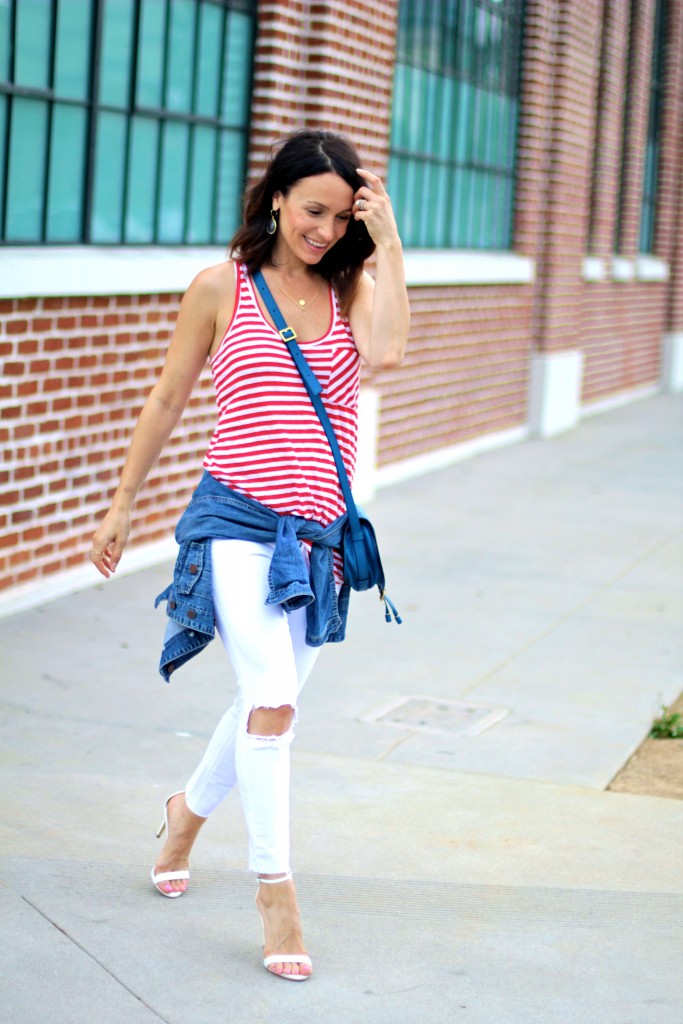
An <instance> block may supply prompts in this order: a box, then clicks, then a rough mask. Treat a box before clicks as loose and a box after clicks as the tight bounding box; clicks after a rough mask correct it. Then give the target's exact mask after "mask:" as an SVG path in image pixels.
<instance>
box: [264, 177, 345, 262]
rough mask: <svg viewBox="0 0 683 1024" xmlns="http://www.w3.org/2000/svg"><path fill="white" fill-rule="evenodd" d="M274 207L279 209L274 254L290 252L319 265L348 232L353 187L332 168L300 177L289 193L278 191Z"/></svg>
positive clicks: (305, 260)
mask: <svg viewBox="0 0 683 1024" xmlns="http://www.w3.org/2000/svg"><path fill="white" fill-rule="evenodd" d="M273 209H274V210H279V211H280V215H279V217H278V233H277V240H276V243H275V249H274V253H273V255H274V257H275V260H276V262H280V261H281V260H282V259H283V258H284V257H286V255H287V253H286V252H285V250H284V247H285V246H286V247H288V248H289V249H290V250H291V252H292V254H293V255H295V256H297V257H298V258H299V259H300V260H302V261H303V262H304V263H308V264H310V265H315V264H316V263H318V262H319V261H320V260H321V259H322V258H323V256H324V255H325V253H326V252H328V251H329V250H330V249H331V248H332V246H333V245H335V244H336V243H337V242H338V241H339V239H340V238H342V237H343V236H344V234H345V233H346V229H347V227H348V224H349V220H350V219H351V217H352V215H353V189H352V188H351V186H350V185H348V184H347V183H346V182H345V181H344V179H343V178H341V177H340V176H339V175H338V174H333V173H332V172H330V173H328V174H315V175H312V176H311V177H310V178H300V179H299V181H297V182H296V183H295V184H294V185H292V187H291V188H290V190H289V192H288V193H287V195H286V196H285V195H283V193H282V192H276V193H275V195H274V196H273Z"/></svg>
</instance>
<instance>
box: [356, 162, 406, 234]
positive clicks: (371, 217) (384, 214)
mask: <svg viewBox="0 0 683 1024" xmlns="http://www.w3.org/2000/svg"><path fill="white" fill-rule="evenodd" d="M357 171H358V174H360V176H361V178H364V179H365V182H366V184H365V185H361V187H360V188H359V189H358V191H357V192H356V194H355V195H354V197H353V216H354V217H355V219H356V220H362V221H363V223H364V224H365V226H366V228H367V229H368V232H369V234H370V237H371V238H372V240H373V242H374V243H375V245H383V244H387V243H392V242H397V241H398V240H399V238H398V228H397V227H396V221H395V219H394V211H393V210H392V208H391V200H390V199H389V196H388V195H387V193H386V191H385V188H384V185H383V184H382V179H381V178H378V177H377V175H376V174H373V173H372V172H371V171H364V170H363V168H362V167H358V168H357Z"/></svg>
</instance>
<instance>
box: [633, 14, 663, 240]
mask: <svg viewBox="0 0 683 1024" xmlns="http://www.w3.org/2000/svg"><path fill="white" fill-rule="evenodd" d="M666 17H667V2H666V0H658V3H656V4H655V25H654V37H653V42H652V71H651V76H650V109H649V117H648V129H647V141H646V143H645V169H644V174H643V197H642V205H641V214H640V238H639V246H638V247H639V250H640V252H646V253H651V252H654V248H655V222H656V215H657V184H658V178H659V156H660V134H661V125H662V96H663V92H664V62H665V45H666V32H665V24H666Z"/></svg>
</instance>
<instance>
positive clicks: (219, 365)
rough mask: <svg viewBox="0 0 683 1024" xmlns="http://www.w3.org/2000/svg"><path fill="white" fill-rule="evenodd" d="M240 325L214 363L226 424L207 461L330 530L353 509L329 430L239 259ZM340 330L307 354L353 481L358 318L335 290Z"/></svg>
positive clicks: (248, 490) (281, 509)
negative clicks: (353, 319) (347, 313)
mask: <svg viewBox="0 0 683 1024" xmlns="http://www.w3.org/2000/svg"><path fill="white" fill-rule="evenodd" d="M235 271H236V278H237V296H236V301H235V309H234V313H233V317H232V320H231V322H230V325H229V326H228V329H227V331H226V332H225V336H224V338H223V340H222V342H221V344H220V347H219V348H218V350H217V351H216V353H215V354H214V356H213V358H212V360H211V370H212V373H213V380H214V387H215V391H216V402H217V405H218V423H217V425H216V429H215V431H214V433H213V436H212V438H211V442H210V444H209V448H208V451H207V454H206V457H205V459H204V467H205V468H206V469H207V470H208V471H209V473H211V475H212V476H214V477H215V478H216V479H217V480H221V481H222V482H223V483H225V484H227V485H228V487H231V488H232V489H233V490H235V491H238V492H239V493H241V494H246V495H248V496H249V497H250V498H254V499H255V500H256V501H259V502H261V504H262V505H266V506H267V507H268V508H271V509H273V510H274V511H275V512H278V513H281V514H285V513H289V514H294V515H299V516H303V517H304V518H306V519H316V520H317V521H318V522H320V523H322V524H323V526H327V525H328V524H329V523H331V522H332V521H333V520H334V519H336V518H337V516H340V515H342V513H343V512H344V511H345V504H344V499H343V496H342V493H341V487H340V486H339V477H338V475H337V469H336V467H335V464H334V459H333V457H332V452H331V451H330V445H329V442H328V440H327V436H326V434H325V431H324V430H323V427H322V424H321V423H320V420H319V419H318V416H317V414H316V412H315V409H314V408H313V406H312V404H311V400H310V398H309V397H308V393H307V392H306V389H305V388H304V385H303V382H302V380H301V377H300V376H299V371H298V370H297V368H296V366H295V365H294V361H293V360H292V357H291V355H290V353H289V351H288V349H287V346H286V345H285V343H284V342H283V341H282V339H281V338H280V335H279V334H278V333H277V331H276V330H275V328H274V327H272V326H271V324H270V323H269V322H268V321H267V320H266V318H265V317H264V315H263V313H262V312H261V309H260V307H259V305H258V302H257V301H256V295H255V292H254V285H253V283H252V280H251V278H250V277H249V275H248V274H247V272H246V270H245V268H244V266H243V265H242V264H241V263H239V262H236V263H235ZM328 295H329V304H330V326H329V328H328V330H327V332H326V333H325V334H324V335H323V336H322V337H321V338H318V339H316V340H315V341H306V342H300V345H301V350H302V352H303V353H304V355H305V356H306V359H307V361H308V363H309V365H310V366H311V369H312V370H313V372H314V373H315V375H316V377H317V378H318V380H319V381H320V383H321V384H322V386H323V392H322V400H323V403H324V405H325V408H326V410H327V413H328V415H329V417H330V420H331V421H332V426H333V427H334V431H335V433H336V435H337V440H338V442H339V447H340V449H341V453H342V457H343V459H344V465H345V466H346V471H347V473H348V475H349V479H350V480H353V473H354V469H355V464H356V441H357V414H358V390H359V385H360V359H359V356H358V352H357V350H356V346H355V345H354V342H353V337H352V335H351V330H350V327H349V324H348V321H347V320H346V319H345V318H344V317H343V316H342V314H341V313H340V310H339V305H338V303H337V297H336V295H335V294H334V290H333V289H332V288H329V289H328Z"/></svg>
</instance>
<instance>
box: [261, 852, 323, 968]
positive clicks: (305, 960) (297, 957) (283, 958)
mask: <svg viewBox="0 0 683 1024" xmlns="http://www.w3.org/2000/svg"><path fill="white" fill-rule="evenodd" d="M291 880H292V872H291V871H288V872H287V874H286V875H282V876H281V877H279V878H260V877H259V884H262V885H277V884H278V883H279V882H291ZM257 895H258V894H257ZM256 909H257V910H258V903H257V904H256ZM258 913H259V917H260V918H261V927H262V928H263V945H264V946H265V944H266V924H265V921H264V920H263V915H262V914H261V911H260V910H259V912H258ZM271 964H306V966H307V967H310V968H311V970H312V968H313V963H312V962H311V958H310V956H308V954H307V953H274V954H273V955H272V956H267V957H265V958H264V961H263V966H264V967H265V969H266V970H267V971H268V974H274V975H275V977H276V978H286V979H287V981H307V980H308V978H310V976H311V975H310V973H309V974H282V973H280V972H279V971H271V970H270V965H271Z"/></svg>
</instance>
